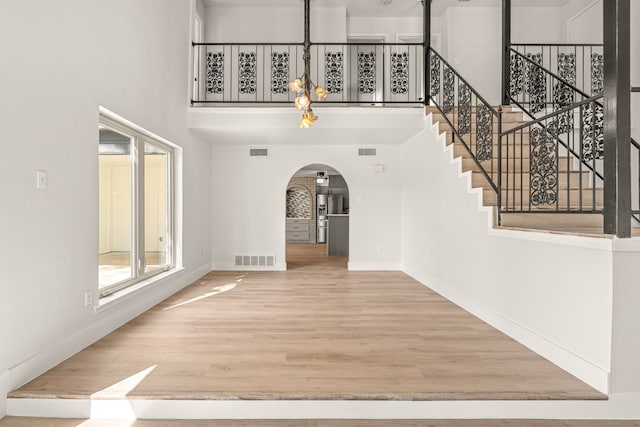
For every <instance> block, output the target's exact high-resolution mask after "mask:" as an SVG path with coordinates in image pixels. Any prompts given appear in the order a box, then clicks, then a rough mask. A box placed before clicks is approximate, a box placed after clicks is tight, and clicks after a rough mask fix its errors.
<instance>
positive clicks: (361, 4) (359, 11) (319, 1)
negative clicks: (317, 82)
mask: <svg viewBox="0 0 640 427" xmlns="http://www.w3.org/2000/svg"><path fill="white" fill-rule="evenodd" d="M568 1H569V0H513V7H522V6H529V7H553V6H557V7H559V6H564V5H565V4H566V3H568ZM584 1H585V2H586V3H588V2H590V1H592V0H584ZM204 2H205V4H206V5H207V6H236V7H265V6H267V7H302V1H301V0H204ZM501 4H502V0H470V1H464V2H460V1H458V0H434V1H433V3H432V15H433V16H440V15H442V12H444V11H445V10H446V9H447V8H448V7H489V6H494V7H499V6H500V5H501ZM311 5H312V6H313V7H345V8H346V9H347V15H348V16H361V17H412V16H413V17H421V16H422V4H421V2H420V0H392V2H391V3H390V4H389V5H383V2H382V0H311Z"/></svg>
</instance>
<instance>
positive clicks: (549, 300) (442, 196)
mask: <svg viewBox="0 0 640 427" xmlns="http://www.w3.org/2000/svg"><path fill="white" fill-rule="evenodd" d="M435 138H436V134H435V131H433V130H426V131H424V132H422V133H421V134H419V135H416V136H415V137H414V138H412V139H410V140H409V141H408V142H406V143H405V144H403V146H402V253H403V270H404V271H405V272H407V273H409V274H411V275H412V276H414V277H415V278H417V279H418V280H420V281H422V282H423V283H425V284H426V285H428V286H430V287H432V288H433V289H435V290H436V291H438V292H440V293H442V294H444V295H445V296H447V297H448V298H450V299H452V300H453V301H454V302H456V303H458V304H460V305H462V306H463V307H464V308H466V309H468V310H470V311H471V312H473V313H474V314H476V315H479V316H480V317H481V318H483V319H485V320H487V321H488V322H489V323H490V324H493V325H494V326H496V327H497V328H499V329H502V330H504V331H506V332H507V333H508V334H509V335H511V336H513V337H515V338H516V339H519V340H521V341H522V342H524V343H525V344H527V345H528V346H530V347H531V348H533V349H534V350H535V351H537V352H538V353H540V354H542V355H543V356H545V357H547V358H550V359H551V360H552V361H554V362H555V363H557V364H559V365H560V366H561V367H563V368H565V369H567V370H569V371H570V372H572V373H573V374H574V375H576V376H578V377H579V378H581V379H583V380H585V381H587V382H589V383H590V384H591V385H593V386H595V387H597V388H599V389H600V390H602V391H606V389H607V380H608V372H609V369H610V363H611V360H610V348H611V316H612V312H611V301H612V266H611V257H612V255H611V251H610V250H609V251H608V250H606V249H604V248H603V247H601V246H598V247H596V246H592V247H589V246H588V244H589V243H592V244H597V243H599V242H600V239H590V240H589V239H584V240H581V238H579V237H574V236H570V237H569V238H566V239H565V237H566V236H560V237H559V236H549V235H545V234H543V235H541V234H540V233H525V232H508V231H491V232H490V231H489V226H488V223H489V220H490V215H489V214H488V213H487V212H484V211H481V210H479V209H478V207H479V195H478V194H477V193H478V192H477V191H476V194H470V193H469V191H468V189H469V188H470V183H469V179H470V178H467V176H466V175H465V176H464V177H461V175H460V170H461V169H460V163H459V160H456V161H452V160H451V159H452V153H451V149H450V147H448V148H446V149H444V144H443V142H442V141H441V140H440V141H436V139H435ZM545 236H547V238H551V239H552V240H554V241H553V242H547V241H545V240H544V237H545ZM554 237H555V239H554ZM534 238H538V240H537V241H534V240H531V239H534ZM587 240H589V242H587ZM593 240H597V241H596V242H595V243H593ZM603 242H605V243H606V240H603ZM580 245H583V246H580Z"/></svg>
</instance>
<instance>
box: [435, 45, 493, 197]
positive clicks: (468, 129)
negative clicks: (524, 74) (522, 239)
mask: <svg viewBox="0 0 640 427" xmlns="http://www.w3.org/2000/svg"><path fill="white" fill-rule="evenodd" d="M428 60H429V82H430V84H429V87H430V93H429V95H430V99H431V101H432V102H433V104H434V105H435V107H436V108H437V110H438V112H439V113H440V115H441V116H442V118H443V119H444V121H445V123H446V124H447V125H448V126H449V127H450V129H451V137H452V139H453V140H455V141H458V142H459V143H461V144H462V146H463V147H464V148H465V150H466V151H467V152H468V153H469V155H470V156H471V159H472V160H473V162H474V163H475V165H476V167H477V168H478V169H479V171H480V172H481V173H482V174H483V175H484V177H485V178H486V180H487V182H488V184H489V185H490V187H491V189H492V190H493V191H494V192H495V193H498V188H499V187H500V174H499V173H498V171H499V170H500V167H499V165H500V161H501V159H500V155H498V159H497V162H496V161H494V145H496V144H497V142H498V140H499V134H500V133H501V131H502V127H501V126H502V112H501V110H500V109H498V110H496V109H495V108H494V107H493V106H492V105H491V104H489V103H488V102H487V101H486V100H485V99H484V98H483V97H482V95H480V93H479V92H478V91H477V90H476V89H474V88H473V87H472V86H471V85H470V84H469V83H468V82H467V81H466V80H465V79H464V78H463V77H462V76H461V75H460V74H459V73H458V72H457V71H456V70H455V69H454V68H453V67H452V66H451V65H450V64H449V63H448V62H447V61H446V60H445V59H444V58H443V57H442V56H441V55H440V54H439V53H438V52H436V51H435V50H434V49H433V48H429V55H428ZM474 116H475V119H474Z"/></svg>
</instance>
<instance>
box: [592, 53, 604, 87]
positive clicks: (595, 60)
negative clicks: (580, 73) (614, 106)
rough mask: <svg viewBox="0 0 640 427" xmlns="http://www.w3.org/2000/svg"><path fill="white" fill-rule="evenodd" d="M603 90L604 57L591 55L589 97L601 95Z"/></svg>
mask: <svg viewBox="0 0 640 427" xmlns="http://www.w3.org/2000/svg"><path fill="white" fill-rule="evenodd" d="M603 89H604V55H602V54H599V53H592V54H591V96H596V95H602V91H603Z"/></svg>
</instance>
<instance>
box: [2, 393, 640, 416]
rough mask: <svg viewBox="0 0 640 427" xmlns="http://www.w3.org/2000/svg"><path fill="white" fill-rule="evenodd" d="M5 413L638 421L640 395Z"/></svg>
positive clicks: (56, 404)
mask: <svg viewBox="0 0 640 427" xmlns="http://www.w3.org/2000/svg"><path fill="white" fill-rule="evenodd" d="M8 415H10V416H32V417H48V418H94V419H106V418H108V419H175V420H178V419H201V420H206V419H219V420H223V419H370V420H374V419H396V420H402V419H431V420H433V419H553V420H589V419H592V420H637V419H640V394H621V395H612V396H610V398H609V400H582V401H575V400H527V401H522V400H501V401H491V400H484V401H477V400H449V401H398V400H395V401H394V400H384V401H381V400H376V401H371V400H350V401H344V400H329V401H328V400H312V401H310V400H293V401H292V400H198V401H195V400H72V399H9V402H8Z"/></svg>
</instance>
